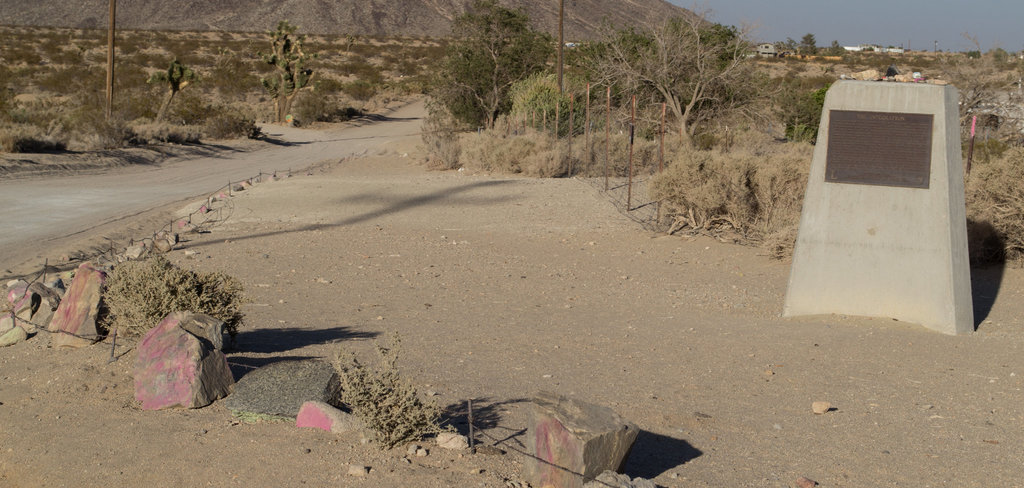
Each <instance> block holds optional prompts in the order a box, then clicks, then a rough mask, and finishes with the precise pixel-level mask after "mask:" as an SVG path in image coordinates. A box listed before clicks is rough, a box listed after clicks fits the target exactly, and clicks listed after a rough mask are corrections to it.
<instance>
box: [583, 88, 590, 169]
mask: <svg viewBox="0 0 1024 488" xmlns="http://www.w3.org/2000/svg"><path fill="white" fill-rule="evenodd" d="M583 144H584V145H585V146H586V147H587V156H586V161H587V167H590V163H591V160H590V155H591V151H590V83H587V117H586V121H585V122H584V123H583Z"/></svg>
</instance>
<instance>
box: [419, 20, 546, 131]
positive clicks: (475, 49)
mask: <svg viewBox="0 0 1024 488" xmlns="http://www.w3.org/2000/svg"><path fill="white" fill-rule="evenodd" d="M452 34H453V37H454V38H455V39H454V40H453V41H452V42H451V43H450V44H449V45H448V49H447V52H446V54H445V57H444V59H443V60H442V61H441V64H440V69H439V70H438V73H437V75H436V77H435V80H434V83H433V84H432V88H431V96H432V97H433V98H434V100H435V102H437V103H438V104H439V105H440V106H441V107H442V108H444V109H446V110H447V111H448V112H449V113H450V114H451V115H452V116H453V117H454V118H455V119H456V120H457V121H459V122H461V123H462V124H466V125H476V124H480V125H483V126H485V127H488V128H490V127H492V126H493V125H494V120H495V119H496V118H497V117H498V115H499V114H500V113H503V112H505V111H507V110H508V108H509V106H510V105H511V102H510V100H509V96H508V93H509V89H510V88H511V87H512V85H513V84H515V83H516V82H517V81H519V80H522V79H525V78H526V77H528V76H530V75H531V74H534V73H537V72H539V71H543V70H544V69H546V67H547V61H548V59H549V58H550V57H551V54H552V53H553V52H554V46H553V44H552V40H551V36H549V35H548V34H545V33H543V32H539V31H536V30H534V29H533V28H531V27H530V19H529V17H528V16H527V15H526V14H525V13H524V12H523V11H522V10H518V9H516V10H513V9H508V8H505V7H502V6H501V5H499V4H498V3H496V2H494V1H493V0H477V1H476V2H475V3H474V4H473V6H472V7H471V8H470V9H469V11H468V12H466V13H465V14H464V15H462V16H461V17H459V18H457V19H456V20H455V23H454V24H453V27H452Z"/></svg>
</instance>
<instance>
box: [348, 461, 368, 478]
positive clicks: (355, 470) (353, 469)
mask: <svg viewBox="0 0 1024 488" xmlns="http://www.w3.org/2000/svg"><path fill="white" fill-rule="evenodd" d="M369 472H370V468H368V467H366V466H363V465H360V464H350V465H349V466H348V475H349V476H355V477H357V478H362V477H364V476H366V473H369Z"/></svg>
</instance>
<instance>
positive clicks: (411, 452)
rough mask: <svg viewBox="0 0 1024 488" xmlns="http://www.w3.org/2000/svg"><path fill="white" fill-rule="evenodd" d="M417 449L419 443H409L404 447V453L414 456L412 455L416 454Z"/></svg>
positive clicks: (418, 448)
mask: <svg viewBox="0 0 1024 488" xmlns="http://www.w3.org/2000/svg"><path fill="white" fill-rule="evenodd" d="M419 450H420V446H419V444H409V447H407V448H405V453H406V454H408V455H410V456H414V455H416V451H419Z"/></svg>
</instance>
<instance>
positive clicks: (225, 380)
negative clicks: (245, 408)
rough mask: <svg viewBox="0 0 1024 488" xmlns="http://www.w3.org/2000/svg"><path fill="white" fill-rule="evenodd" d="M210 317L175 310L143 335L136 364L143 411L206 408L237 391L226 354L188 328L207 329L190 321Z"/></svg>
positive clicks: (204, 320) (206, 320) (203, 321)
mask: <svg viewBox="0 0 1024 488" xmlns="http://www.w3.org/2000/svg"><path fill="white" fill-rule="evenodd" d="M193 318H195V319H198V320H193ZM208 319H210V317H207V316H206V315H202V314H192V313H190V312H174V313H171V314H169V315H167V317H165V318H164V319H163V320H162V321H161V322H160V324H158V325H157V326H156V327H154V328H153V329H151V330H150V331H149V332H147V333H146V335H145V336H143V338H142V341H141V342H139V345H138V354H139V355H138V358H137V360H136V361H135V399H136V400H138V401H139V402H141V403H142V409H143V410H160V409H164V408H171V407H185V408H199V407H205V406H207V405H209V404H211V403H213V401H214V400H217V399H218V398H224V397H225V396H227V395H228V394H229V393H230V392H231V387H232V385H234V383H235V380H234V377H233V376H232V375H231V370H230V369H229V368H228V361H227V358H226V357H225V356H224V353H222V352H220V351H219V350H217V349H216V348H215V347H214V345H213V343H211V342H210V340H208V339H206V338H204V337H201V336H199V335H196V334H194V333H192V332H189V330H187V329H201V327H192V326H190V325H188V323H189V322H195V321H198V323H200V324H207V323H209V320H208ZM214 320H215V319H214Z"/></svg>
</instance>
